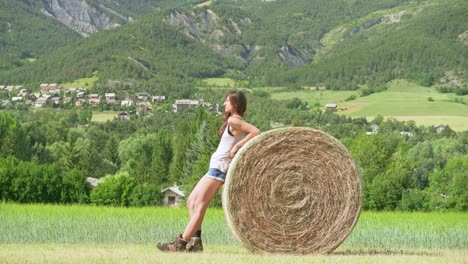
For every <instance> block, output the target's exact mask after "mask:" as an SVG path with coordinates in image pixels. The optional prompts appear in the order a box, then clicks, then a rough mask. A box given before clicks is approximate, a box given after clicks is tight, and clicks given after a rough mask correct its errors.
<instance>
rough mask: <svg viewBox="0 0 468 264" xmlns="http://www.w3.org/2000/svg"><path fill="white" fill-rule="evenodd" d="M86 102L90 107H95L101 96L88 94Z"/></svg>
mask: <svg viewBox="0 0 468 264" xmlns="http://www.w3.org/2000/svg"><path fill="white" fill-rule="evenodd" d="M88 102H89V105H90V106H97V105H98V104H99V103H100V102H101V96H100V95H99V94H90V95H89V101H88Z"/></svg>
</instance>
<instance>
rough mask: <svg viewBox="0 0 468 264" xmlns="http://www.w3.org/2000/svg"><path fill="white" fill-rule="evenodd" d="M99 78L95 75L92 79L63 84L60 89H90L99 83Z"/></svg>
mask: <svg viewBox="0 0 468 264" xmlns="http://www.w3.org/2000/svg"><path fill="white" fill-rule="evenodd" d="M98 79H99V77H98V76H97V74H96V73H95V74H94V76H93V77H90V78H81V79H76V80H74V81H73V82H69V83H61V84H60V87H61V88H71V87H73V88H90V87H92V86H93V85H94V83H95V82H97V81H98Z"/></svg>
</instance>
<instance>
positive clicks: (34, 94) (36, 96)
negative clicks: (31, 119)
mask: <svg viewBox="0 0 468 264" xmlns="http://www.w3.org/2000/svg"><path fill="white" fill-rule="evenodd" d="M31 96H32V97H34V98H39V97H41V93H39V92H37V93H33V94H31Z"/></svg>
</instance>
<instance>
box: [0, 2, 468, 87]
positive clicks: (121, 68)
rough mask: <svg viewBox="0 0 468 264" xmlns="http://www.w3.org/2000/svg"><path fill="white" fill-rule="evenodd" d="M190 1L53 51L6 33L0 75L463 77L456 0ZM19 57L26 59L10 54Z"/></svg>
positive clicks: (170, 82) (254, 81)
mask: <svg viewBox="0 0 468 264" xmlns="http://www.w3.org/2000/svg"><path fill="white" fill-rule="evenodd" d="M94 2H95V4H98V3H99V4H103V3H102V2H100V1H98V0H94ZM104 2H107V1H104ZM196 3H198V2H197V1H193V3H192V2H183V3H182V1H180V2H178V1H176V2H174V3H172V4H168V3H166V2H165V1H158V2H156V4H155V5H158V8H156V9H153V10H152V11H151V13H150V14H147V15H144V16H143V17H138V18H137V19H136V21H135V22H131V23H128V24H126V25H123V26H121V27H119V28H117V29H112V30H108V31H106V32H100V33H98V34H95V35H93V36H91V37H89V38H88V39H84V40H80V41H76V39H73V38H68V37H64V38H63V39H66V40H67V41H69V40H70V39H73V41H70V42H73V43H69V44H68V45H65V46H64V47H63V48H61V49H58V50H56V51H55V49H54V47H55V48H56V47H57V46H61V45H56V46H53V45H52V46H51V45H49V43H50V42H51V41H50V40H46V39H38V40H35V41H33V40H31V41H28V42H27V43H33V44H34V47H35V48H32V51H31V52H30V53H33V54H36V53H38V54H39V53H40V54H45V55H44V56H30V55H28V52H27V50H28V47H25V46H24V45H23V46H24V47H23V46H21V45H16V46H18V47H19V48H17V50H16V51H15V50H13V49H12V48H11V47H12V46H15V45H14V44H16V43H10V42H9V43H8V45H6V46H7V47H8V49H7V50H5V53H2V55H3V56H2V58H1V60H0V62H1V63H2V64H3V65H9V66H4V69H5V70H3V71H1V72H0V80H2V81H3V82H4V83H16V84H31V85H32V84H34V85H35V84H38V83H41V82H71V81H73V80H75V79H79V78H84V77H90V76H91V75H92V73H93V72H95V71H97V72H98V76H99V82H97V85H101V86H102V85H106V84H107V82H108V81H109V80H119V81H125V80H128V79H134V80H136V81H137V82H136V83H138V85H147V86H160V85H161V83H162V84H163V85H164V86H171V87H175V86H181V87H188V85H187V82H191V81H188V80H187V78H188V79H199V78H205V77H230V78H234V79H236V80H248V83H247V85H249V86H265V85H268V86H302V85H305V86H325V87H326V88H327V89H333V90H354V89H357V88H358V87H359V86H360V85H363V84H367V85H371V86H382V85H383V84H385V83H386V82H388V81H391V80H393V79H397V78H403V79H409V80H411V81H415V82H417V83H419V84H421V85H425V86H430V85H432V84H434V83H437V82H438V80H439V79H440V78H441V77H444V76H446V75H447V73H448V72H450V73H451V75H453V76H455V77H457V78H459V79H461V80H466V79H467V72H466V69H467V67H466V66H467V62H466V59H465V58H466V57H467V56H468V51H467V49H466V41H465V37H466V36H465V35H466V34H465V35H464V34H463V33H464V32H465V31H466V30H467V25H468V18H467V17H466V13H468V4H467V2H466V1H463V0H453V1H446V0H431V1H422V2H411V1H402V0H386V1H384V0H380V1H343V0H334V1H325V0H317V1H312V2H311V1H286V0H278V1H269V2H264V1H240V0H238V1H236V0H219V1H212V4H211V5H207V6H203V7H200V8H194V4H196ZM107 4H108V5H109V3H107ZM126 5H127V4H124V3H123V2H122V5H120V6H119V8H120V9H118V11H119V12H120V11H122V12H123V9H125V6H126ZM148 5H150V4H149V2H148V1H139V2H138V4H136V5H135V6H136V7H135V8H136V9H138V10H140V9H141V11H137V10H136V9H135V10H134V11H133V12H134V14H142V13H143V11H142V10H143V9H144V10H148V9H151V8H149V7H148ZM10 6H11V4H10ZM169 7H170V8H174V7H177V9H168V8H169ZM15 8H16V9H18V8H19V4H16V7H15ZM22 8H23V9H27V6H26V5H22ZM31 12H32V11H31ZM126 14H128V13H126ZM128 15H131V14H128ZM24 17H26V16H24ZM28 20H29V18H28V19H26V21H28ZM5 22H6V23H5ZM5 22H2V23H3V26H2V28H3V31H5V30H7V31H8V28H9V26H8V23H10V22H8V21H5ZM52 22H53V21H51V23H52ZM55 23H57V22H55ZM10 24H11V23H10ZM64 30H65V29H64ZM67 32H68V33H67V34H72V33H70V32H69V31H67ZM61 44H62V45H63V44H66V43H63V42H62V43H61ZM41 45H42V47H47V49H41V48H40V47H41ZM49 48H50V49H49ZM51 50H54V52H52V53H50V52H49V51H51ZM23 53H24V54H23ZM29 57H34V60H32V61H34V62H30V63H17V65H15V64H14V63H13V62H14V61H15V59H16V60H18V58H23V59H28V58H29ZM12 65H14V66H12ZM162 79H165V80H164V81H163V80H162ZM145 83H147V84H145ZM158 84H159V85H158ZM184 89H186V88H184ZM188 92H190V91H188Z"/></svg>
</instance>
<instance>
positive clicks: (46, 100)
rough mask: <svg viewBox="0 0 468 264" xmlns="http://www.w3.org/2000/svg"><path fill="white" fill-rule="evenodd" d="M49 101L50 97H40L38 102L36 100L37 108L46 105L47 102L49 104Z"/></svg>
mask: <svg viewBox="0 0 468 264" xmlns="http://www.w3.org/2000/svg"><path fill="white" fill-rule="evenodd" d="M48 102H49V98H46V97H41V98H38V99H37V100H36V102H34V106H35V107H37V108H40V107H42V106H44V105H45V104H47V103H48Z"/></svg>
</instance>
